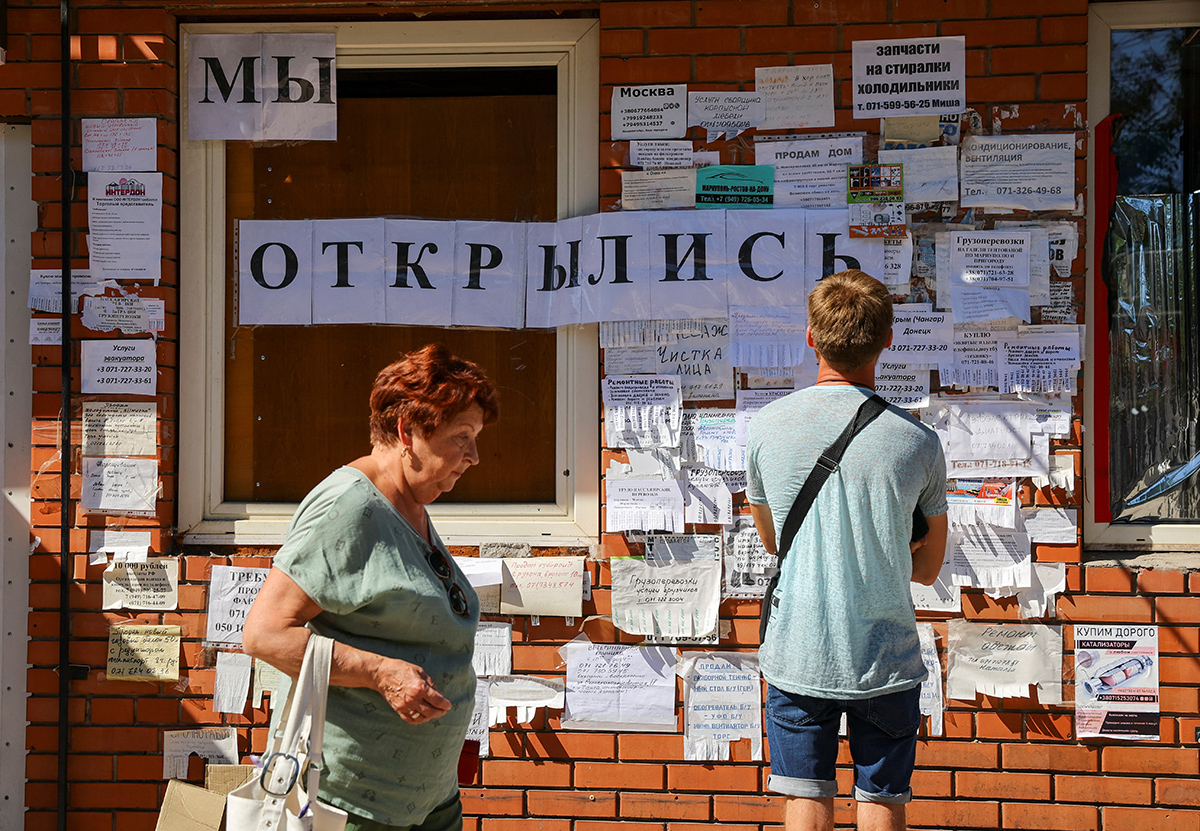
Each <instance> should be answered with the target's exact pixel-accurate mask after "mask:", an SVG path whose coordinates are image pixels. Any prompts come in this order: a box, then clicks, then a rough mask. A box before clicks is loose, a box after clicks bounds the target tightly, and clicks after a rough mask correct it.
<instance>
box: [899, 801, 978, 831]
mask: <svg viewBox="0 0 1200 831" xmlns="http://www.w3.org/2000/svg"><path fill="white" fill-rule="evenodd" d="M907 814H908V823H909V825H910V826H926V825H928V826H933V827H935V828H956V829H962V828H999V827H1000V803H998V802H973V801H972V802H965V801H950V800H941V799H914V800H913V801H912V802H910V803H909V804H908V810H907Z"/></svg>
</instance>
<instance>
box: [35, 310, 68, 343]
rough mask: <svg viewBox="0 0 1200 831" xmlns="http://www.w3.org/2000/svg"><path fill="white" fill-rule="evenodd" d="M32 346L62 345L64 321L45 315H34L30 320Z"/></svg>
mask: <svg viewBox="0 0 1200 831" xmlns="http://www.w3.org/2000/svg"><path fill="white" fill-rule="evenodd" d="M29 345H30V346H61V345H62V321H61V320H53V319H51V318H45V317H34V318H30V320H29Z"/></svg>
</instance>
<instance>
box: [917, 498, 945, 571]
mask: <svg viewBox="0 0 1200 831" xmlns="http://www.w3.org/2000/svg"><path fill="white" fill-rule="evenodd" d="M925 521H926V522H928V523H929V533H928V534H926V535H925V536H924V537H923V538H921V540H920V541H919V547H918V548H917V549H916V550H915V551H913V553H912V559H913V568H912V580H913V582H914V583H920V584H921V585H923V586H932V585H933V584H934V582H935V581H936V580H937V576H938V574H939V573H940V572H941V570H942V561H943V560H945V559H946V531H947V528H948V522H947V520H946V514H940V515H938V516H928V517H925Z"/></svg>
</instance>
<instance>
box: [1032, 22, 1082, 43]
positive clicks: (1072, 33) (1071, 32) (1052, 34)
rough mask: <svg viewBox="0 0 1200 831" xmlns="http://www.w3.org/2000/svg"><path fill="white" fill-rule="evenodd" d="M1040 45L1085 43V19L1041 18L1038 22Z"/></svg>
mask: <svg viewBox="0 0 1200 831" xmlns="http://www.w3.org/2000/svg"><path fill="white" fill-rule="evenodd" d="M1038 25H1039V27H1040V29H1041V38H1040V40H1041V42H1042V43H1087V31H1088V23H1087V18H1086V17H1083V16H1082V15H1081V16H1078V17H1043V18H1042V19H1041V20H1040V21H1038Z"/></svg>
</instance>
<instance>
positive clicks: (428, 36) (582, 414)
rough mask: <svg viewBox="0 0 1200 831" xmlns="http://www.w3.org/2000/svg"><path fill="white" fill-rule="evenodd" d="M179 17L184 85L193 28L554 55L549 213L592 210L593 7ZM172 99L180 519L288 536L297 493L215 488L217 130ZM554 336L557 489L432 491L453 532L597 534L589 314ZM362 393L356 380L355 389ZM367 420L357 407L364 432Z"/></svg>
mask: <svg viewBox="0 0 1200 831" xmlns="http://www.w3.org/2000/svg"><path fill="white" fill-rule="evenodd" d="M180 30H181V33H182V38H181V41H182V43H181V50H180V51H181V57H180V67H181V69H180V89H181V90H184V91H186V90H187V88H188V84H187V67H188V54H187V48H188V36H189V35H196V34H235V33H248V32H264V31H270V32H334V33H336V34H337V65H338V66H339V67H341V68H355V69H372V68H378V69H389V68H437V67H447V68H449V67H505V66H508V67H521V66H552V67H556V68H557V71H558V92H557V103H558V167H557V170H558V194H557V211H558V218H560V219H561V218H565V217H569V216H579V215H582V214H588V213H594V212H595V211H597V210H598V205H599V160H598V155H597V150H596V148H597V142H598V140H599V135H600V127H599V119H600V104H599V99H600V92H599V87H600V84H599V65H600V60H599V46H600V34H599V33H600V26H599V23H598V21H596V20H594V19H575V20H489V21H459V22H439V21H433V22H416V23H358V22H355V23H349V22H347V23H325V22H322V23H270V24H255V23H237V24H225V23H192V24H184V25H182V26H180ZM181 104H182V108H181V126H180V171H181V184H180V309H181V313H180V347H181V348H180V398H179V444H178V447H179V489H178V493H179V527H180V529H181V530H182V532H183V541H184V542H185V543H187V544H198V545H255V544H259V545H274V544H278V543H280V542H282V540H283V536H284V533H285V531H286V529H287V524H288V522H289V521H290V519H291V517H292V514H293V513H294V511H295V509H296V505H295V504H294V503H254V502H235V501H231V500H227V499H225V498H224V493H223V489H224V459H225V424H224V412H225V409H224V387H225V380H224V367H225V351H226V344H225V343H224V342H223V341H224V327H225V319H224V318H225V242H226V241H225V143H224V142H222V141H189V140H188V139H187V132H188V126H187V124H188V121H187V119H188V106H187V96H186V93H185V94H183V95H181ZM557 339H558V340H557V355H558V370H557V379H556V389H557V401H556V408H555V413H556V419H557V421H556V423H557V436H556V452H555V465H556V466H555V473H556V478H557V486H556V489H555V491H556V493H555V501H554V502H553V503H548V504H517V505H509V504H475V505H464V504H445V505H438V504H436V503H435V504H433V505H430V506H429V513H430V515H431V517H432V518H433V520H434V523H435V524H436V525H437V528H438V532H439V533H440V534H441V536H442V538H443V539H445V540H446V542H447V543H448V544H452V545H477V544H479V543H481V542H486V541H490V540H506V541H512V540H517V541H522V540H523V541H528V542H531V543H535V544H538V545H586V544H591V543H595V542H596V541H597V540H598V537H599V533H600V493H599V488H600V447H599V441H598V437H599V435H600V428H599V393H598V391H599V363H600V360H599V358H600V355H599V340H598V337H597V330H596V326H594V325H592V326H577V327H562V328H560V329H559V330H558V333H557ZM366 394H367V391H366V390H364V391H363V396H364V399H365V397H366ZM530 429H537V425H530ZM366 431H367V424H366V422H365V421H364V422H363V434H364V436H365V435H366ZM347 461H349V460H347ZM568 471H569V473H567V472H568ZM478 475H481V476H486V475H487V471H486V470H485V469H481V470H479V471H478Z"/></svg>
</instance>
